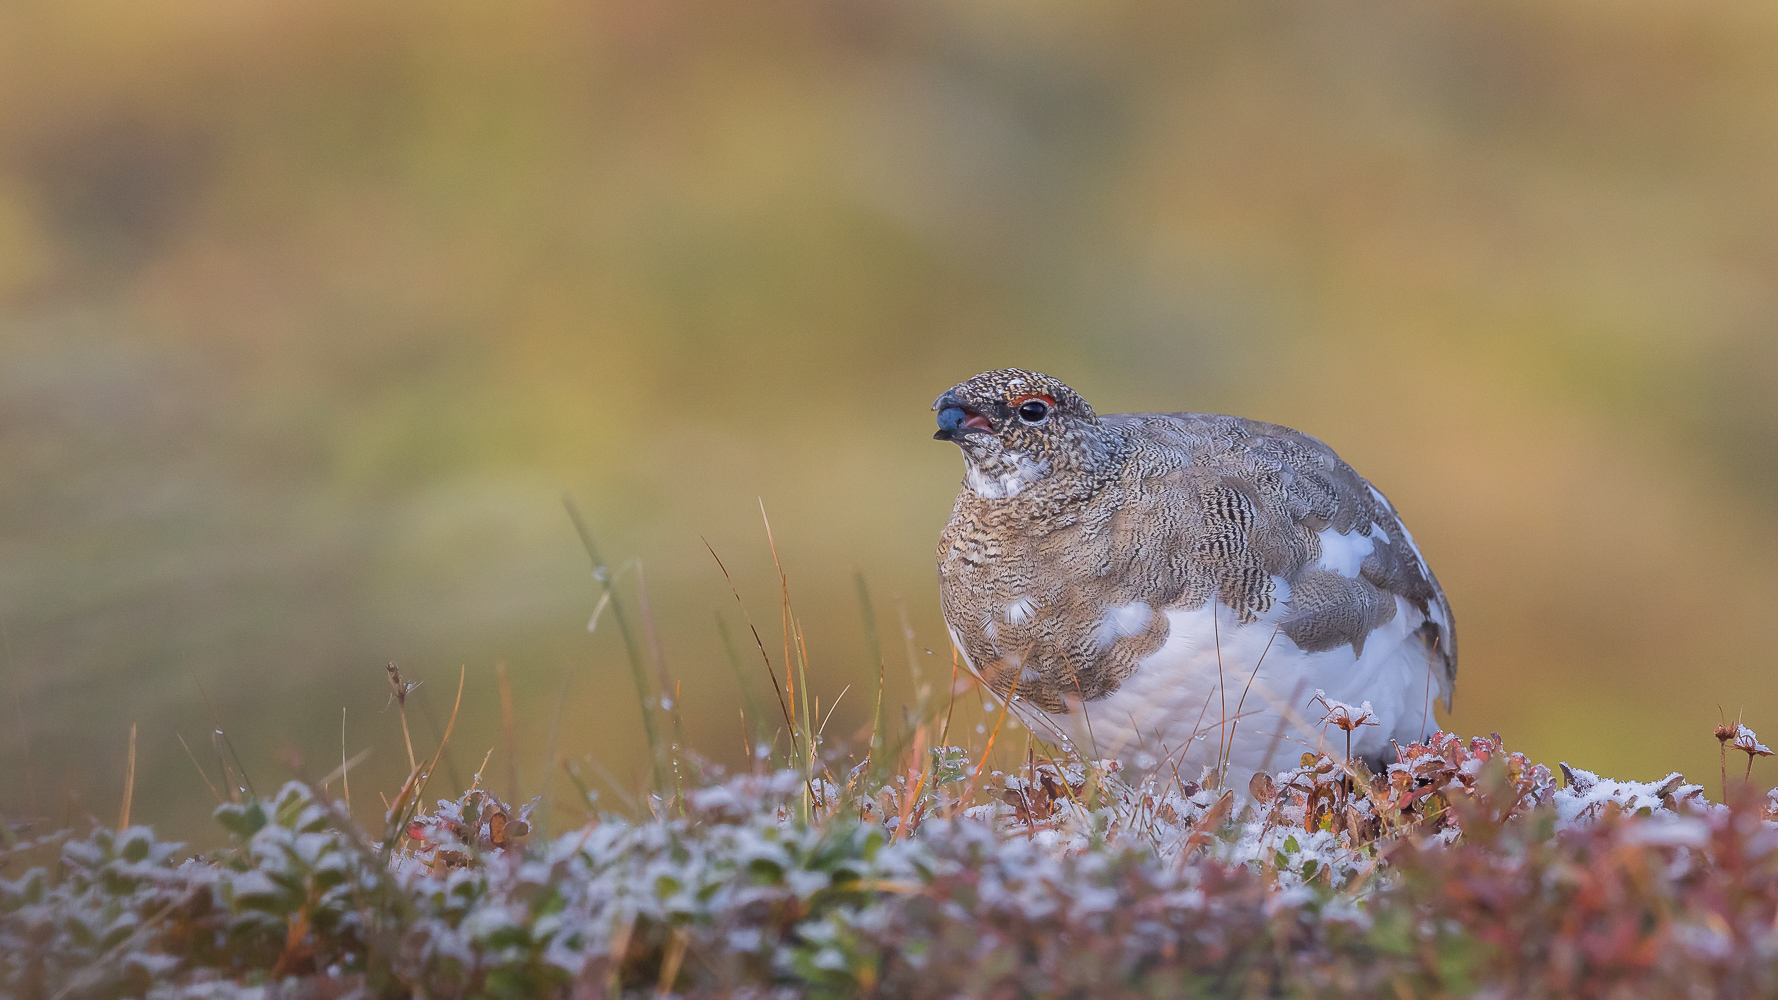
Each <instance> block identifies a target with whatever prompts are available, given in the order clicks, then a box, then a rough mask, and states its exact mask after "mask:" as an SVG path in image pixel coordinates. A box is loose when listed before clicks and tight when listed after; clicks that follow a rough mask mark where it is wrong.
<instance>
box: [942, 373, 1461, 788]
mask: <svg viewBox="0 0 1778 1000" xmlns="http://www.w3.org/2000/svg"><path fill="white" fill-rule="evenodd" d="M933 409H935V410H937V411H938V428H939V429H938V433H937V434H936V435H934V436H935V437H937V438H939V439H940V440H946V441H955V442H956V443H957V445H958V446H959V447H960V448H962V450H963V458H964V463H965V474H964V480H963V489H962V492H960V493H959V494H958V495H957V503H956V506H955V507H953V508H952V510H951V520H950V523H949V524H947V525H946V526H945V530H944V533H943V534H942V535H941V536H940V537H939V546H938V573H939V598H940V603H941V605H942V606H943V609H944V615H945V620H946V623H947V624H948V625H949V626H950V631H951V638H952V640H953V641H954V642H955V643H956V645H957V648H958V649H959V650H960V651H961V652H962V654H963V656H964V659H965V662H966V663H967V665H968V667H969V669H970V670H971V671H972V672H974V673H975V674H976V675H977V676H978V677H980V678H981V679H982V680H983V681H984V682H985V683H986V684H987V685H988V686H989V687H990V688H991V689H993V690H994V691H995V692H997V693H998V694H999V695H1000V696H1001V697H1003V698H1004V697H1008V696H1011V698H1012V699H1013V705H1014V707H1015V708H1016V709H1017V710H1018V711H1019V714H1020V715H1021V716H1023V717H1025V719H1026V721H1027V722H1028V723H1030V724H1032V725H1033V726H1034V727H1036V728H1038V729H1039V730H1048V731H1049V734H1050V738H1051V739H1066V740H1070V741H1072V742H1073V743H1074V744H1075V745H1076V746H1077V747H1078V748H1079V749H1081V750H1082V751H1083V752H1086V753H1090V754H1093V755H1096V756H1100V757H1119V758H1123V759H1125V760H1127V761H1137V762H1141V761H1143V759H1144V758H1145V757H1146V758H1148V759H1150V760H1153V761H1157V762H1158V761H1166V762H1168V763H1169V764H1170V765H1172V766H1177V767H1178V768H1179V773H1180V774H1181V775H1183V776H1189V777H1193V778H1196V777H1199V776H1200V774H1201V772H1200V770H1199V768H1200V767H1208V768H1212V769H1215V771H1214V773H1216V774H1217V775H1218V776H1219V777H1221V778H1223V780H1224V781H1225V783H1226V786H1227V787H1232V788H1237V789H1244V788H1246V783H1247V780H1248V779H1249V778H1250V777H1251V776H1252V774H1253V772H1255V771H1257V770H1268V769H1280V768H1283V767H1287V766H1292V765H1294V763H1295V762H1296V760H1297V758H1298V757H1299V756H1300V755H1301V754H1302V753H1303V751H1304V750H1305V749H1313V748H1320V747H1325V748H1330V749H1337V750H1338V751H1339V752H1341V753H1343V752H1344V750H1345V746H1346V744H1345V740H1344V736H1343V734H1339V733H1331V734H1328V733H1323V731H1322V730H1323V726H1322V718H1323V715H1324V714H1325V713H1324V711H1323V710H1322V708H1321V706H1322V705H1324V704H1326V703H1328V702H1350V703H1352V704H1355V705H1356V704H1359V703H1361V702H1366V701H1368V702H1370V704H1371V709H1372V712H1373V715H1372V719H1373V720H1374V721H1375V723H1376V725H1374V726H1372V725H1366V726H1362V727H1360V728H1359V729H1358V730H1357V731H1356V732H1354V733H1353V734H1352V753H1353V755H1354V756H1362V757H1365V758H1367V759H1369V760H1370V762H1371V763H1372V765H1373V766H1375V765H1377V764H1380V763H1383V762H1386V761H1388V760H1390V759H1392V757H1393V748H1392V746H1391V745H1390V741H1391V740H1392V739H1393V740H1397V741H1400V742H1401V743H1403V744H1404V745H1405V744H1406V743H1407V742H1408V741H1410V740H1414V739H1418V738H1420V737H1421V736H1423V735H1425V734H1427V733H1430V732H1432V731H1433V730H1435V729H1436V728H1437V724H1436V723H1435V722H1434V721H1433V718H1432V703H1433V701H1434V700H1435V699H1438V700H1441V701H1443V703H1444V705H1445V708H1446V709H1447V710H1449V708H1450V704H1451V689H1452V686H1453V684H1454V682H1455V680H1456V674H1457V636H1456V631H1455V627H1454V622H1453V619H1452V616H1451V607H1450V604H1449V603H1448V602H1446V600H1445V595H1444V592H1443V591H1442V590H1440V589H1439V585H1438V580H1437V579H1436V578H1435V577H1434V576H1433V575H1432V570H1431V569H1430V568H1429V567H1428V566H1427V564H1426V560H1425V559H1424V558H1423V557H1422V556H1421V554H1420V550H1419V549H1418V548H1417V547H1416V546H1415V545H1414V539H1413V536H1411V535H1409V534H1408V530H1407V528H1406V527H1405V526H1404V525H1403V524H1402V523H1401V519H1400V517H1399V516H1398V515H1397V514H1396V511H1395V508H1394V507H1393V506H1392V505H1391V504H1390V503H1389V501H1388V500H1387V499H1386V498H1385V497H1384V496H1383V494H1382V493H1381V492H1379V491H1378V490H1377V488H1376V487H1374V486H1372V485H1371V484H1370V483H1369V482H1367V481H1366V480H1365V479H1364V478H1363V477H1361V476H1360V475H1358V473H1356V472H1354V471H1352V467H1351V466H1349V465H1347V464H1346V463H1345V462H1343V461H1341V460H1340V457H1339V456H1338V455H1336V454H1334V452H1333V449H1331V448H1329V447H1328V446H1327V445H1325V444H1323V443H1321V442H1320V441H1318V440H1316V439H1315V438H1313V437H1310V436H1309V435H1307V434H1303V433H1301V432H1299V431H1294V430H1291V429H1289V428H1287V427H1280V426H1278V425H1277V424H1267V423H1260V422H1258V421H1254V420H1246V419H1243V418H1241V417H1231V416H1221V415H1212V414H1199V413H1125V414H1115V415H1109V416H1103V417H1101V416H1098V415H1096V414H1095V413H1094V412H1093V408H1092V407H1090V406H1088V405H1087V403H1086V400H1084V399H1081V398H1080V396H1078V395H1076V394H1075V392H1074V391H1073V390H1071V389H1069V388H1068V387H1067V386H1066V385H1063V384H1062V383H1061V382H1058V381H1056V380H1055V379H1053V378H1050V377H1049V376H1047V375H1040V374H1038V373H1036V372H1029V371H1022V370H1019V369H1016V368H1009V369H1006V370H1003V371H992V372H984V373H983V374H980V375H977V376H976V377H974V378H972V379H970V380H969V381H967V382H963V383H960V384H958V385H956V386H954V387H952V388H951V389H949V390H948V391H946V392H945V393H944V395H942V396H940V397H938V401H937V402H935V403H933ZM1317 696H1320V698H1321V700H1319V701H1317V700H1316V699H1317ZM1039 735H1044V734H1043V733H1042V732H1040V734H1039Z"/></svg>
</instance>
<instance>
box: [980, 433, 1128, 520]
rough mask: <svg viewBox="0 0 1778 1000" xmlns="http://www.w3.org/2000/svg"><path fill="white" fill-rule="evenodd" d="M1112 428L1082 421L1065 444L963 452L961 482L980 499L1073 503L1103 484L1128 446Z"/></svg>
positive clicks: (1025, 503)
mask: <svg viewBox="0 0 1778 1000" xmlns="http://www.w3.org/2000/svg"><path fill="white" fill-rule="evenodd" d="M1124 444H1125V443H1124V440H1123V438H1122V436H1121V435H1119V434H1117V433H1116V432H1115V431H1114V430H1113V429H1112V428H1109V427H1105V426H1103V425H1100V424H1092V425H1088V426H1084V427H1080V428H1078V429H1076V430H1074V431H1073V432H1071V433H1070V434H1069V436H1068V439H1067V441H1066V442H1065V447H1060V448H1054V449H1048V450H1045V451H1042V452H1036V451H1031V452H1027V451H1017V450H1011V449H1004V448H996V449H993V450H992V451H988V450H984V451H981V452H979V453H978V452H972V451H967V450H966V451H965V452H964V482H965V483H966V484H967V485H968V486H969V488H970V489H971V490H972V491H974V492H975V494H976V495H977V496H979V497H981V498H982V499H983V500H994V501H1008V502H1012V503H1016V504H1018V505H1019V506H1029V507H1032V508H1034V509H1042V508H1046V507H1049V506H1052V505H1056V504H1066V503H1077V502H1079V501H1082V500H1085V499H1087V498H1088V497H1090V496H1092V495H1093V494H1095V493H1097V492H1099V490H1100V489H1102V488H1104V486H1105V484H1107V483H1109V482H1111V480H1113V479H1115V478H1116V477H1117V474H1118V471H1119V470H1120V469H1121V468H1122V467H1123V462H1124V459H1125V456H1126V452H1127V449H1126V448H1125V446H1124Z"/></svg>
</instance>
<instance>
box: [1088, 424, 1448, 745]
mask: <svg viewBox="0 0 1778 1000" xmlns="http://www.w3.org/2000/svg"><path fill="white" fill-rule="evenodd" d="M1106 419H1108V420H1114V421H1117V422H1118V423H1121V424H1124V425H1126V432H1127V433H1128V435H1129V437H1128V440H1130V441H1131V442H1132V444H1134V445H1135V449H1136V452H1135V454H1136V457H1137V459H1138V460H1139V461H1140V462H1143V463H1144V464H1146V465H1148V466H1149V468H1147V469H1145V470H1144V474H1145V476H1146V477H1148V478H1149V480H1150V481H1151V482H1153V481H1159V480H1170V481H1171V483H1172V484H1173V485H1172V487H1171V488H1172V489H1173V490H1175V491H1177V490H1180V489H1183V491H1184V492H1185V493H1186V496H1185V497H1184V498H1183V499H1184V500H1185V501H1186V504H1187V506H1188V508H1194V509H1192V510H1191V512H1190V515H1189V516H1188V518H1187V522H1188V525H1189V530H1188V534H1189V535H1190V536H1191V537H1190V546H1191V550H1192V555H1193V560H1194V562H1196V563H1197V564H1198V565H1199V566H1200V567H1201V568H1203V569H1206V570H1208V571H1209V574H1210V576H1211V577H1212V578H1213V579H1214V584H1213V586H1214V588H1215V590H1216V592H1217V595H1218V597H1219V599H1220V600H1222V601H1223V602H1224V603H1225V604H1226V605H1227V606H1229V607H1231V608H1234V609H1235V610H1236V612H1237V613H1238V614H1240V615H1242V617H1243V618H1244V619H1245V620H1253V619H1254V618H1257V617H1258V616H1259V615H1260V614H1263V613H1264V612H1266V611H1268V610H1270V606H1271V604H1272V602H1273V600H1274V595H1275V593H1276V591H1277V588H1276V584H1275V578H1276V579H1282V580H1284V581H1285V582H1286V583H1287V584H1288V586H1289V592H1290V593H1289V599H1288V605H1287V607H1286V609H1285V614H1284V616H1283V617H1282V619H1281V622H1282V624H1281V629H1282V631H1283V632H1284V634H1285V635H1288V636H1289V637H1290V638H1291V640H1292V641H1294V642H1295V643H1296V644H1297V645H1298V646H1299V647H1301V648H1303V649H1305V650H1311V651H1315V650H1325V649H1334V648H1338V647H1339V646H1342V645H1348V644H1349V645H1351V646H1352V648H1353V651H1354V653H1362V652H1363V649H1364V642H1365V639H1366V637H1367V636H1369V635H1370V634H1371V632H1372V631H1374V630H1375V629H1377V628H1378V627H1380V626H1382V625H1384V624H1387V623H1389V622H1390V621H1392V620H1393V619H1394V618H1395V616H1396V615H1397V614H1398V613H1401V612H1400V610H1399V607H1400V604H1401V603H1402V602H1398V601H1396V598H1397V597H1400V598H1402V599H1403V602H1405V605H1406V607H1407V609H1408V611H1407V612H1406V613H1408V614H1411V615H1413V616H1415V617H1416V618H1418V619H1419V622H1418V624H1417V625H1416V626H1415V629H1414V635H1415V636H1416V637H1417V638H1418V639H1419V641H1420V642H1421V643H1422V644H1423V645H1424V646H1425V652H1426V657H1427V662H1428V664H1429V665H1430V666H1432V668H1433V674H1434V677H1435V679H1436V680H1437V681H1438V686H1439V695H1440V698H1441V699H1442V700H1443V702H1444V704H1445V707H1446V709H1447V710H1448V709H1449V708H1450V703H1451V694H1452V689H1453V687H1454V684H1455V680H1456V674H1457V633H1456V622H1455V619H1454V617H1453V615H1452V613H1451V606H1450V603H1449V601H1447V600H1446V599H1445V595H1444V591H1443V590H1442V589H1441V588H1440V587H1439V584H1438V578H1437V577H1435V576H1434V575H1433V573H1432V569H1431V567H1430V566H1429V565H1428V564H1427V562H1426V559H1425V557H1424V556H1423V555H1422V554H1421V553H1420V550H1419V548H1418V547H1417V546H1416V545H1415V544H1414V540H1413V536H1412V535H1411V534H1409V532H1408V530H1407V527H1406V526H1405V525H1404V524H1403V523H1402V521H1401V517H1400V515H1399V514H1398V513H1397V512H1396V510H1395V507H1394V505H1393V504H1391V503H1390V502H1389V500H1388V499H1387V498H1386V497H1384V496H1383V494H1382V492H1381V491H1379V490H1378V489H1376V488H1375V487H1374V486H1372V485H1371V484H1370V483H1369V482H1368V481H1366V480H1365V479H1364V477H1362V476H1360V475H1359V474H1358V473H1357V472H1356V471H1354V470H1353V468H1352V467H1351V466H1350V465H1347V464H1346V463H1345V462H1344V461H1342V460H1341V459H1340V457H1339V455H1337V454H1335V453H1334V450H1333V449H1332V448H1329V447H1328V446H1327V445H1326V444H1325V443H1323V442H1322V441H1320V440H1318V439H1317V438H1315V437H1312V436H1311V435H1308V434H1304V433H1302V432H1300V431H1295V430H1292V429H1290V428H1288V427H1282V426H1279V425H1277V424H1268V423H1262V422H1259V421H1254V420H1246V419H1243V418H1241V417H1232V416H1221V415H1206V414H1185V413H1182V414H1142V415H1124V416H1119V417H1113V418H1106ZM1181 458H1184V459H1185V464H1184V465H1183V466H1180V465H1178V461H1179V459H1181ZM1169 467H1171V468H1169Z"/></svg>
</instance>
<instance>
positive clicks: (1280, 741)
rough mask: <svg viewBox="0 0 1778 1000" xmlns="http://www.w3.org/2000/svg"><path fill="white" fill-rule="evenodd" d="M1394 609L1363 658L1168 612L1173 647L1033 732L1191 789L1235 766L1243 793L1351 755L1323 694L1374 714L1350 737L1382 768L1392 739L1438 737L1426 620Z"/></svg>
mask: <svg viewBox="0 0 1778 1000" xmlns="http://www.w3.org/2000/svg"><path fill="white" fill-rule="evenodd" d="M1395 600H1396V603H1397V606H1396V615H1395V617H1394V619H1392V620H1391V621H1390V622H1388V623H1387V624H1385V625H1383V626H1382V627H1380V628H1378V629H1376V630H1375V631H1373V632H1372V633H1371V634H1370V636H1369V637H1368V638H1367V639H1366V640H1365V644H1364V655H1363V656H1355V655H1354V654H1353V652H1352V647H1351V646H1341V647H1339V648H1337V649H1331V650H1325V651H1322V652H1316V653H1309V652H1304V651H1303V650H1302V649H1300V648H1299V647H1298V646H1297V645H1296V643H1294V642H1292V641H1291V640H1290V639H1289V637H1287V636H1286V635H1285V634H1284V633H1283V632H1282V631H1281V630H1279V629H1278V628H1277V626H1276V624H1275V623H1274V622H1270V621H1261V622H1256V623H1253V624H1250V625H1241V624H1239V623H1238V622H1236V620H1235V616H1234V612H1232V611H1231V610H1229V609H1228V608H1226V607H1220V606H1218V607H1217V617H1216V620H1215V623H1214V627H1213V625H1212V619H1211V615H1212V610H1211V608H1210V607H1205V608H1200V609H1198V610H1196V611H1167V612H1166V615H1167V618H1168V623H1169V625H1170V626H1171V631H1170V633H1169V634H1168V637H1167V641H1166V643H1165V644H1163V645H1162V646H1161V648H1160V649H1158V650H1156V651H1155V652H1154V653H1152V654H1150V655H1149V656H1148V657H1147V658H1145V659H1144V660H1143V661H1142V662H1141V664H1140V665H1139V666H1138V667H1137V669H1136V671H1135V673H1133V674H1132V675H1131V676H1130V677H1129V678H1128V679H1127V680H1125V681H1124V682H1123V684H1122V686H1120V687H1119V688H1118V689H1117V690H1116V691H1115V692H1113V693H1112V694H1110V695H1108V696H1106V697H1104V698H1101V699H1099V700H1097V701H1093V702H1089V703H1086V704H1084V705H1082V704H1076V705H1075V706H1074V711H1072V712H1070V713H1067V714H1050V713H1041V712H1037V713H1036V714H1038V715H1040V716H1046V717H1047V720H1048V722H1049V724H1050V725H1049V726H1045V725H1044V724H1043V720H1042V719H1034V720H1032V721H1035V722H1037V723H1038V728H1039V731H1040V732H1041V731H1042V730H1043V729H1047V728H1050V726H1053V727H1054V728H1055V729H1056V730H1058V731H1059V732H1060V733H1061V734H1064V735H1066V736H1067V737H1068V738H1069V739H1070V740H1071V741H1073V742H1074V744H1075V746H1076V747H1077V748H1078V749H1079V750H1080V752H1081V753H1083V754H1086V755H1090V756H1093V757H1100V758H1103V757H1114V758H1118V759H1121V760H1124V761H1126V762H1131V763H1138V764H1146V763H1148V762H1149V760H1151V759H1152V760H1153V761H1161V762H1164V763H1162V764H1161V765H1160V766H1162V767H1169V766H1177V768H1178V772H1179V776H1180V777H1181V778H1184V779H1191V780H1196V779H1197V778H1198V777H1199V775H1200V773H1201V769H1202V768H1205V767H1211V768H1214V767H1216V766H1218V764H1219V763H1222V764H1225V765H1226V767H1227V771H1226V775H1227V776H1226V780H1225V787H1228V788H1233V789H1236V790H1237V791H1240V792H1243V793H1245V791H1246V788H1247V782H1248V779H1249V778H1251V777H1252V776H1253V773H1254V772H1255V771H1259V770H1271V771H1276V770H1279V769H1281V768H1285V767H1293V766H1295V765H1296V762H1297V760H1298V759H1299V758H1300V757H1301V756H1302V754H1303V752H1304V751H1306V750H1319V749H1325V750H1327V751H1328V752H1330V753H1333V754H1334V755H1335V756H1337V757H1343V756H1344V755H1345V753H1346V734H1345V733H1343V732H1341V731H1340V730H1339V729H1337V728H1335V727H1333V726H1332V725H1331V724H1330V725H1328V726H1327V727H1325V731H1324V730H1323V727H1322V725H1321V718H1322V716H1323V714H1324V713H1323V710H1322V708H1321V706H1320V705H1319V704H1313V703H1312V702H1313V701H1314V699H1315V697H1316V693H1317V691H1324V692H1326V694H1327V697H1328V698H1329V699H1331V700H1334V701H1343V702H1347V703H1350V704H1352V705H1359V704H1361V703H1363V702H1366V701H1368V702H1370V703H1371V708H1372V710H1373V712H1374V713H1375V714H1374V716H1373V720H1374V721H1375V722H1376V723H1377V725H1374V726H1362V727H1360V728H1359V729H1357V730H1355V731H1354V732H1353V733H1352V743H1351V752H1352V754H1353V755H1354V756H1368V757H1372V758H1375V757H1377V756H1380V755H1382V754H1383V753H1384V752H1385V751H1386V750H1388V749H1389V741H1390V740H1391V739H1395V740H1396V741H1398V742H1400V743H1401V744H1403V745H1406V744H1407V743H1409V742H1411V741H1413V740H1417V739H1420V738H1421V737H1423V736H1425V735H1427V734H1430V733H1432V732H1434V731H1435V730H1437V728H1438V724H1437V722H1436V721H1435V720H1434V718H1433V714H1432V705H1433V699H1434V698H1435V697H1436V696H1437V694H1438V685H1437V683H1436V681H1435V680H1434V679H1433V676H1432V669H1431V666H1430V664H1429V662H1428V659H1427V656H1426V650H1425V646H1424V645H1423V644H1422V643H1421V641H1420V640H1419V638H1418V637H1417V636H1415V635H1414V634H1413V632H1414V629H1415V628H1417V627H1418V626H1419V625H1420V623H1421V622H1422V621H1423V620H1424V619H1423V616H1422V615H1421V614H1420V613H1419V612H1418V611H1416V610H1415V609H1414V608H1412V607H1411V606H1409V605H1408V603H1407V602H1406V600H1404V599H1402V598H1400V597H1397V598H1396V599H1395ZM1268 643H1269V644H1270V649H1267V644H1268ZM1219 651H1220V655H1219ZM1262 656H1263V660H1262ZM1256 667H1257V670H1256ZM1031 711H1032V712H1035V709H1031Z"/></svg>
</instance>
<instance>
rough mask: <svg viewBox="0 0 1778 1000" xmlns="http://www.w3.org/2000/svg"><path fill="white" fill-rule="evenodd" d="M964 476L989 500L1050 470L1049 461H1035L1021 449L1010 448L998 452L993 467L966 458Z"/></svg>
mask: <svg viewBox="0 0 1778 1000" xmlns="http://www.w3.org/2000/svg"><path fill="white" fill-rule="evenodd" d="M964 465H965V468H964V473H963V479H964V481H965V482H967V483H968V484H969V488H970V489H972V490H974V491H975V492H976V493H977V494H978V495H980V496H983V497H986V498H988V499H989V500H1004V499H1006V498H1007V497H1011V496H1017V495H1018V493H1019V491H1020V490H1022V489H1024V488H1025V487H1027V486H1029V485H1031V484H1032V483H1034V482H1036V481H1038V480H1039V479H1042V478H1043V477H1044V476H1046V475H1048V474H1049V471H1050V464H1049V462H1047V461H1043V462H1033V461H1032V460H1031V459H1030V457H1029V456H1027V455H1026V454H1025V453H1024V452H1022V451H1009V452H1004V453H1002V454H1000V455H998V456H996V458H995V461H994V463H993V467H992V468H983V467H982V466H981V465H978V464H976V463H975V462H974V461H969V460H965V463H964Z"/></svg>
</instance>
